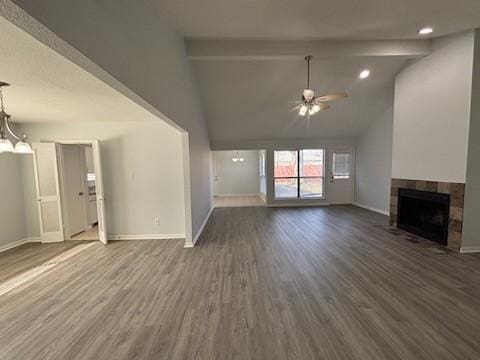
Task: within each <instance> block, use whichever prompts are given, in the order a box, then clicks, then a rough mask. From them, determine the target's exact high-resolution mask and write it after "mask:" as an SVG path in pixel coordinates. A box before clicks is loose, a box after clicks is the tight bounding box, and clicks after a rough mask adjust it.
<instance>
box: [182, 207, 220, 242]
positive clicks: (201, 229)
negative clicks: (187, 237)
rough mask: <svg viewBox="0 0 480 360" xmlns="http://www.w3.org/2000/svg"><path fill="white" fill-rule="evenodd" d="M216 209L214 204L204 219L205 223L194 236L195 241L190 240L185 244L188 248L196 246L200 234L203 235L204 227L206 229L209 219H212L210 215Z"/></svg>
mask: <svg viewBox="0 0 480 360" xmlns="http://www.w3.org/2000/svg"><path fill="white" fill-rule="evenodd" d="M214 209H215V207H214V206H212V207H211V208H210V211H209V212H208V215H207V216H206V217H205V220H203V223H202V226H200V229H199V230H198V231H197V233H196V235H195V237H194V238H193V241H192V242H190V241H187V242H185V246H184V247H186V248H192V247H194V246H195V244H196V243H197V240H198V238H199V237H200V235H202V232H203V229H205V226H206V225H207V223H208V219H210V215H212V212H213V210H214Z"/></svg>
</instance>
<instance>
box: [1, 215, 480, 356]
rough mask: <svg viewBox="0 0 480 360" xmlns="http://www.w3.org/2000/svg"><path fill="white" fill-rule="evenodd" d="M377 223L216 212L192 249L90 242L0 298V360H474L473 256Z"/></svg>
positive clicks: (477, 267) (476, 285) (479, 288)
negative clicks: (442, 250)
mask: <svg viewBox="0 0 480 360" xmlns="http://www.w3.org/2000/svg"><path fill="white" fill-rule="evenodd" d="M386 223H387V219H386V218H385V217H383V216H381V215H377V214H374V213H371V212H369V211H366V210H362V209H358V208H354V207H330V208H299V209H294V208H289V209H270V208H265V207H252V208H221V209H215V211H214V213H213V215H212V217H211V219H210V221H209V223H208V224H207V226H206V228H205V231H204V233H203V235H202V237H201V239H200V243H199V245H198V246H197V247H195V248H194V249H183V247H182V246H183V244H182V242H181V241H178V240H164V241H163V240H162V241H160V240H155V241H119V242H113V243H111V244H110V245H108V246H107V247H103V246H102V245H100V244H98V245H94V246H91V247H90V248H88V249H86V250H84V251H82V252H81V253H79V254H78V255H76V256H75V257H73V258H70V259H69V260H68V261H66V262H65V263H62V264H60V265H58V266H56V267H55V268H54V270H52V271H51V272H50V273H48V274H47V275H46V276H43V277H42V278H40V279H37V280H35V281H34V282H33V283H32V284H31V285H30V286H28V287H26V288H24V289H22V290H19V291H13V292H10V293H7V294H5V295H3V296H1V297H0V329H1V331H0V358H1V359H22V360H26V359H36V360H38V359H69V360H71V359H169V360H170V359H208V360H211V359H222V360H223V359H275V360H279V359H328V360H331V359H368V360H371V359H381V360H386V359H387V360H388V359H402V360H407V359H415V360H418V359H431V360H442V359H445V360H446V359H448V360H451V359H461V360H468V359H472V360H473V359H479V358H480V337H479V336H480V257H479V256H475V255H457V254H453V253H448V254H437V253H434V252H432V251H431V250H429V249H428V247H425V246H421V244H416V243H413V242H409V241H405V240H404V239H403V238H402V237H400V236H396V235H394V234H391V233H389V232H388V231H386V230H385V228H384V227H382V226H378V225H385V224H386ZM0 260H1V258H0Z"/></svg>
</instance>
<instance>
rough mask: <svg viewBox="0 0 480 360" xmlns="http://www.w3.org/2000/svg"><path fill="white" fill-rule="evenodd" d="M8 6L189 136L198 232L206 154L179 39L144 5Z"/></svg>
mask: <svg viewBox="0 0 480 360" xmlns="http://www.w3.org/2000/svg"><path fill="white" fill-rule="evenodd" d="M3 1H5V0H3ZM13 3H14V4H16V5H18V6H19V7H20V8H22V9H23V10H24V11H26V12H27V13H28V14H29V15H31V16H32V17H33V18H35V19H36V21H38V22H40V23H42V24H44V25H45V26H46V27H47V28H48V29H49V30H50V31H52V32H53V33H55V34H56V35H58V36H59V37H60V38H61V39H63V40H64V41H66V42H67V43H68V44H69V45H71V46H72V47H73V48H75V49H76V50H78V51H79V52H80V53H81V54H83V55H84V56H86V57H87V58H89V59H90V60H91V61H92V62H94V63H95V64H96V65H97V66H99V67H101V68H102V69H104V70H105V71H106V72H108V74H109V75H111V76H112V77H113V78H114V79H115V80H117V81H118V82H120V83H121V84H123V85H124V86H125V87H127V88H128V89H129V90H131V91H132V92H134V94H135V95H136V96H138V97H140V98H141V100H142V101H144V102H146V103H147V104H148V105H149V106H152V107H153V108H154V109H156V110H157V111H158V112H161V113H162V114H164V115H165V116H166V117H168V119H167V120H168V121H170V123H175V124H176V125H178V126H179V127H181V128H182V129H184V130H185V131H187V132H188V140H189V147H190V151H189V160H190V168H189V170H190V177H189V178H190V188H191V217H192V221H191V223H192V224H191V225H192V228H193V234H195V233H198V230H199V229H200V228H201V225H202V223H203V222H204V220H205V218H206V217H207V215H208V213H209V211H210V210H211V206H212V202H211V153H210V144H209V138H208V132H207V127H206V122H205V120H204V115H203V109H202V104H201V101H200V98H199V96H198V88H197V84H196V81H195V77H194V75H193V72H192V70H191V68H190V64H189V62H188V59H187V57H186V51H185V43H184V41H183V38H182V37H181V36H180V35H179V34H178V33H176V32H175V31H174V30H173V29H171V28H170V27H169V26H168V24H167V23H166V22H165V21H164V20H163V19H162V17H161V15H160V14H159V13H157V12H156V11H155V9H153V8H152V3H151V2H148V1H145V0H143V1H142V0H139V1H135V2H133V1H126V0H121V1H111V0H110V1H101V2H100V1H93V0H85V1H76V2H72V1H68V2H67V1H62V0H46V1H42V2H41V3H39V2H37V1H28V0H15V1H14V2H13ZM38 36H40V35H38ZM62 55H65V54H62ZM115 86H118V84H115ZM115 88H116V89H117V87H115Z"/></svg>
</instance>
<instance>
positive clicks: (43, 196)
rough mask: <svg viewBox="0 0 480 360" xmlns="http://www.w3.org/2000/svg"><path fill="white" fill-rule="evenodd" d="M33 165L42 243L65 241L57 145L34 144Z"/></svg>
mask: <svg viewBox="0 0 480 360" xmlns="http://www.w3.org/2000/svg"><path fill="white" fill-rule="evenodd" d="M32 147H33V150H34V156H33V164H34V169H35V186H36V190H37V206H38V213H39V216H40V235H41V239H42V243H50V242H60V241H63V240H64V234H63V221H62V207H61V203H60V185H59V177H58V160H57V145H56V144H54V143H34V144H32Z"/></svg>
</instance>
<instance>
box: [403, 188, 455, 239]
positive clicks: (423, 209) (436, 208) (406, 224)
mask: <svg viewBox="0 0 480 360" xmlns="http://www.w3.org/2000/svg"><path fill="white" fill-rule="evenodd" d="M449 209H450V195H449V194H440V193H434V192H429V191H419V190H415V189H402V188H400V189H398V212H397V226H398V227H399V228H400V229H403V230H406V231H408V232H411V233H413V234H416V235H419V236H421V237H423V238H425V239H429V240H432V241H435V242H437V243H439V244H441V245H445V246H447V244H448V219H449Z"/></svg>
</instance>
